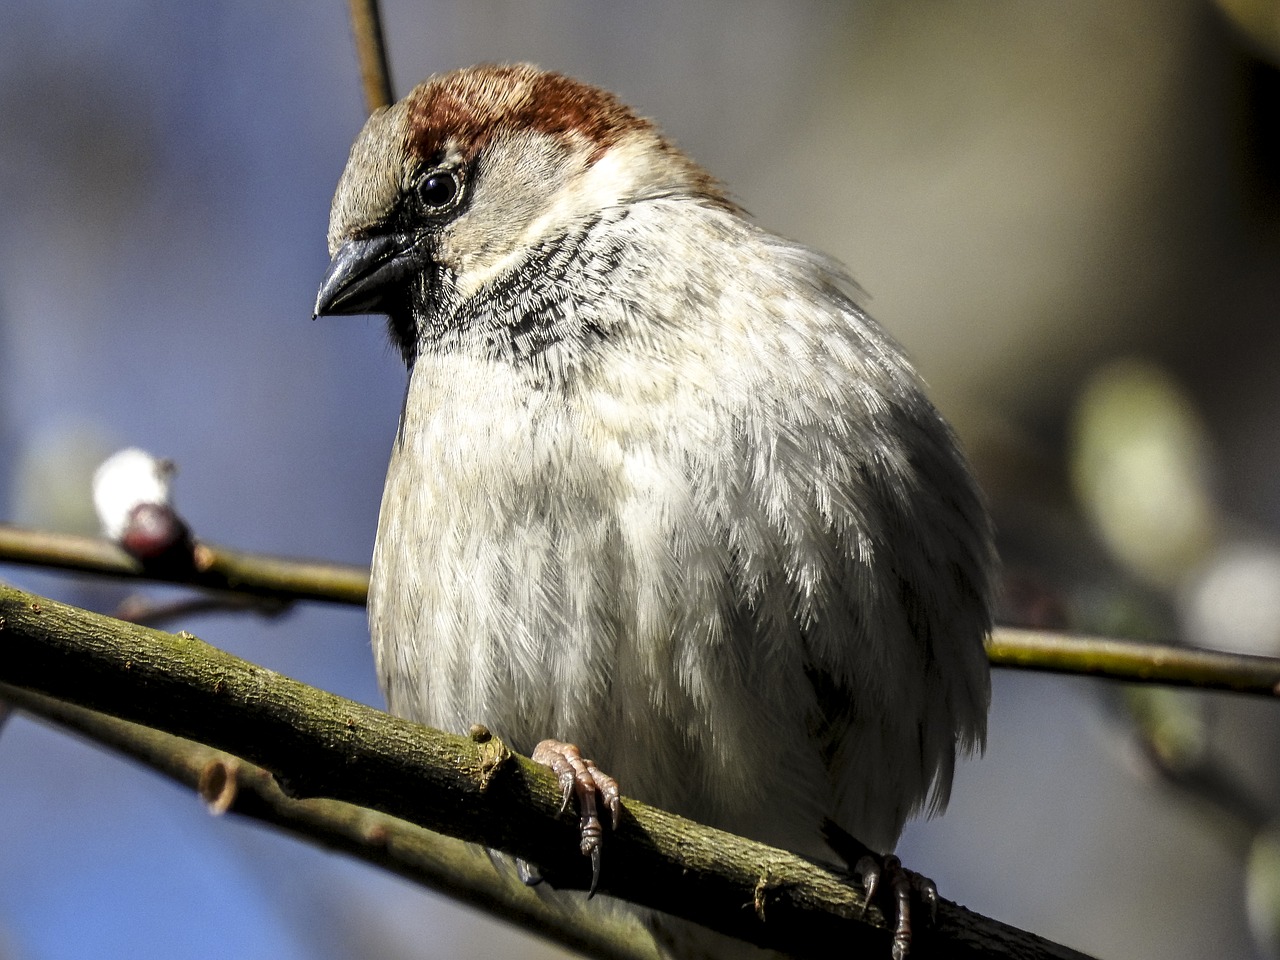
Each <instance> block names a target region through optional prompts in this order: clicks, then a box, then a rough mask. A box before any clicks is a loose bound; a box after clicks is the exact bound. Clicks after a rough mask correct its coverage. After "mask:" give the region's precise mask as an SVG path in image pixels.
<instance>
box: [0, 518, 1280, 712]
mask: <svg viewBox="0 0 1280 960" xmlns="http://www.w3.org/2000/svg"><path fill="white" fill-rule="evenodd" d="M0 563H21V564H26V565H30V566H40V567H48V568H53V569H61V570H73V571H76V572H79V573H94V574H103V575H106V576H115V577H132V578H139V579H151V580H162V581H165V582H169V583H186V584H189V585H191V586H195V587H204V588H206V589H214V590H232V591H236V592H239V593H247V594H252V595H254V596H259V597H272V598H275V599H276V600H280V601H289V600H323V601H327V602H329V603H346V604H352V605H356V606H363V605H364V603H365V601H366V599H367V596H368V591H369V571H368V569H367V568H365V567H356V566H348V565H345V564H333V563H322V562H319V561H314V560H291V559H287V558H285V557H274V556H266V555H263V554H255V553H248V552H245V551H240V550H231V549H229V548H227V547H215V546H211V545H209V544H204V543H201V544H197V546H196V548H195V568H196V569H195V570H194V571H184V570H181V569H176V568H168V569H153V568H149V567H144V566H143V565H142V564H141V563H139V562H138V561H137V560H135V559H133V558H132V557H130V556H129V555H128V554H127V553H125V552H124V551H123V550H121V549H120V548H119V547H117V546H116V545H115V544H114V543H111V542H109V541H107V540H101V539H97V538H94V537H80V536H75V535H72V534H65V533H49V532H46V531H40V530H27V529H23V528H21V527H14V526H10V525H8V524H3V523H0ZM987 655H988V657H989V658H990V660H991V663H992V665H993V666H996V667H1013V668H1018V669H1022V670H1042V671H1047V672H1050V673H1069V674H1078V675H1083V676H1091V677H1099V678H1102V679H1108V680H1123V681H1128V682H1141V683H1159V684H1165V685H1167V686H1175V687H1191V688H1194V689H1199V690H1227V691H1232V692H1235V693H1248V694H1254V695H1261V696H1266V697H1278V696H1280V659H1278V658H1275V657H1254V656H1248V655H1245V654H1237V653H1223V652H1218V651H1211V650H1197V649H1191V648H1188V647H1174V646H1168V645H1162V644H1154V643H1137V642H1134V641H1131V640H1114V639H1110V638H1107V637H1088V636H1081V635H1079V634H1069V633H1057V632H1053V631H1048V630H1023V629H1018V628H1015V627H997V628H996V630H995V632H994V633H992V635H991V639H990V641H989V642H988V645H987Z"/></svg>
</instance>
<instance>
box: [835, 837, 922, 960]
mask: <svg viewBox="0 0 1280 960" xmlns="http://www.w3.org/2000/svg"><path fill="white" fill-rule="evenodd" d="M853 869H854V872H855V873H857V874H858V876H860V877H861V878H862V889H863V891H864V892H865V894H866V900H865V901H864V902H863V904H862V911H863V913H866V910H867V905H868V904H869V903H871V901H872V900H873V899H874V898H875V897H876V896H877V895H880V896H881V897H883V898H885V899H887V900H888V901H889V908H888V909H885V910H884V915H885V917H886V918H888V920H889V921H890V922H891V923H892V924H893V960H905V958H906V956H907V954H908V953H909V952H910V950H911V914H912V911H913V910H914V905H915V904H919V905H921V906H923V907H924V909H925V919H926V920H927V921H928V922H929V923H933V922H934V921H935V920H936V919H937V916H938V887H937V885H936V884H934V882H933V881H932V880H930V879H929V878H928V877H926V876H925V875H924V874H921V873H916V872H915V871H914V870H908V869H907V868H906V867H904V866H903V865H902V861H901V860H899V859H898V858H897V857H895V856H894V855H893V854H891V853H890V854H886V855H884V856H879V855H878V854H874V853H867V854H864V855H863V856H861V857H860V858H858V862H857V863H856V864H855V865H854V868H853Z"/></svg>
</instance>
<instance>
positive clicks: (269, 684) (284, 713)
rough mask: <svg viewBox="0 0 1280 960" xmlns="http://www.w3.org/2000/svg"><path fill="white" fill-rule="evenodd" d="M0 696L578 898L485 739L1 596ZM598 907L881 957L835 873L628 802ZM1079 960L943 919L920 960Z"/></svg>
mask: <svg viewBox="0 0 1280 960" xmlns="http://www.w3.org/2000/svg"><path fill="white" fill-rule="evenodd" d="M0 682H4V683H8V684H11V685H14V686H17V687H21V688H24V689H27V690H32V691H35V692H37V693H42V694H45V695H47V696H50V697H54V698H56V699H58V700H63V701H67V702H69V703H72V704H76V705H78V706H81V707H86V708H88V709H91V710H95V711H100V712H103V713H107V714H109V715H111V716H115V717H120V718H121V719H124V720H128V721H131V722H133V723H140V724H143V725H146V726H149V727H154V728H157V729H161V730H164V731H166V732H168V733H171V734H173V735H176V736H179V737H184V738H187V739H190V740H195V741H198V742H200V743H204V744H208V745H210V746H213V747H215V748H217V749H219V750H224V751H226V752H228V753H230V754H232V755H234V756H236V757H241V758H244V759H245V760H247V761H249V762H251V763H254V764H257V765H259V766H261V767H263V768H264V769H266V770H268V771H270V772H271V773H272V774H273V775H274V777H275V779H276V780H277V782H278V783H280V784H281V786H282V787H283V788H284V790H285V793H286V794H287V795H289V796H290V797H293V798H295V799H306V798H328V799H332V800H339V801H344V802H346V803H351V804H356V805H359V806H362V807H369V808H372V809H374V810H377V811H380V812H382V813H385V814H388V815H390V816H394V817H398V818H400V819H404V820H408V821H410V822H412V823H415V824H417V825H419V826H421V827H425V828H427V829H429V830H434V831H439V832H442V833H447V834H448V835H450V836H454V837H457V838H459V839H463V840H468V841H472V842H475V843H480V844H483V845H485V846H488V847H493V848H496V849H498V850H502V851H504V852H506V853H509V854H512V855H514V856H518V857H521V858H523V859H525V860H527V861H529V862H531V863H534V864H537V865H538V867H539V869H540V870H541V872H542V873H543V875H544V876H545V877H546V878H547V880H548V881H549V882H550V883H552V884H553V885H554V886H556V887H560V888H572V889H584V888H585V886H586V884H587V881H588V879H589V876H588V875H589V868H588V862H587V860H586V859H585V858H583V857H581V856H579V855H578V853H577V827H576V818H575V817H574V816H573V814H572V812H571V811H570V812H567V813H566V812H562V811H561V810H560V798H559V792H558V790H557V786H556V782H555V778H554V777H553V776H552V775H551V774H550V772H549V771H547V770H546V769H545V768H543V767H540V766H538V765H537V764H535V763H533V762H532V761H530V760H528V759H527V758H525V757H521V756H519V755H517V754H514V753H511V752H510V751H509V750H508V749H507V748H506V747H505V746H504V745H503V744H502V743H501V742H499V741H498V740H496V739H493V738H490V737H488V736H487V735H486V734H485V733H483V732H480V731H476V732H475V734H474V735H473V736H472V737H459V736H454V735H452V734H447V733H442V732H440V731H435V730H430V729H428V728H426V727H422V726H419V725H417V724H413V723H409V722H407V721H405V720H401V719H398V718H396V717H392V716H390V715H388V714H385V713H382V712H380V711H378V710H374V709H372V708H370V707H366V706H364V705H362V704H358V703H355V702H353V701H350V700H345V699H343V698H341V697H338V696H335V695H333V694H330V693H326V692H324V691H321V690H316V689H314V688H312V687H308V686H306V685H305V684H302V683H299V682H297V681H295V680H290V679H289V678H287V677H284V676H282V675H280V674H278V673H275V672H273V671H271V670H267V669H265V668H262V667H258V666H255V665H253V664H251V663H248V662H246V661H244V660H241V659H239V658H237V657H233V656H231V655H230V654H227V653H225V652H223V651H220V650H217V649H215V648H213V647H211V646H209V645H208V644H205V643H203V642H202V641H200V640H198V639H197V638H195V637H193V636H191V635H190V634H169V633H164V632H161V631H158V630H152V629H150V628H147V627H142V626H139V625H137V624H131V623H126V622H124V621H120V620H115V619H112V618H110V617H105V616H102V615H101V614H95V613H90V612H88V611H85V610H80V609H77V608H75V607H70V606H67V605H65V604H61V603H58V602H56V601H53V600H47V599H44V598H41V597H36V596H34V595H31V594H28V593H24V592H22V591H19V590H16V589H13V588H10V587H2V586H0ZM605 839H606V844H607V846H606V854H605V861H604V869H603V873H602V876H601V881H600V890H601V892H603V893H608V894H611V895H613V896H616V897H619V898H621V899H624V900H628V901H630V902H632V903H636V904H639V905H641V906H646V907H652V908H654V909H657V910H662V911H664V912H667V913H671V914H674V915H676V916H681V917H684V918H686V919H690V920H694V921H696V922H698V923H702V924H704V925H706V926H709V927H712V928H713V929H716V930H719V931H721V932H723V933H727V934H730V935H731V936H736V937H739V938H741V939H744V940H749V941H751V942H753V943H757V944H759V945H762V946H768V947H772V948H775V949H780V950H783V951H785V952H787V953H789V954H791V955H794V956H798V957H815V958H816V957H821V958H824V960H825V958H826V957H827V956H828V955H829V953H830V944H832V943H841V944H844V945H845V947H846V949H848V950H850V951H854V952H856V951H857V950H860V949H862V950H869V951H871V953H870V954H868V955H870V956H881V955H883V956H887V955H888V950H889V938H888V934H887V932H886V931H885V929H884V926H883V924H884V918H883V917H882V916H881V915H880V913H879V912H878V911H877V910H876V909H875V908H874V907H872V909H871V910H869V911H867V914H866V919H865V920H862V919H860V913H861V910H862V898H861V893H860V891H859V889H858V888H857V886H856V885H854V884H852V883H851V882H850V881H849V880H848V878H847V877H845V876H844V875H842V874H841V873H839V872H837V871H835V870H832V869H829V868H827V867H825V866H822V865H818V864H814V863H812V862H810V861H807V860H805V859H803V858H801V857H797V856H795V855H793V854H789V853H786V852H784V851H781V850H777V849H774V848H771V847H768V846H765V845H763V844H759V843H755V842H753V841H750V840H746V839H743V838H741V837H736V836H734V835H732V834H728V833H724V832H722V831H718V830H714V829H711V828H709V827H705V826H702V825H699V824H696V823H693V822H692V821H689V820H685V819H683V818H681V817H677V816H674V815H672V814H669V813H666V812H664V811H661V810H657V809H655V808H652V807H648V806H646V805H644V804H641V803H638V802H636V801H633V800H626V801H625V812H624V815H623V820H622V823H621V825H620V826H619V828H618V830H617V831H615V832H613V833H611V834H609V835H607V836H606V838H605ZM912 956H913V957H916V958H918V960H925V958H928V957H942V956H946V957H948V958H966V957H1012V956H1016V957H1026V958H1042V957H1043V958H1049V957H1056V958H1068V957H1072V958H1078V957H1080V956H1081V955H1080V954H1078V953H1075V952H1074V951H1071V950H1068V949H1067V948H1065V947H1061V946H1058V945H1056V944H1053V943H1050V942H1048V941H1045V940H1043V939H1041V938H1039V937H1036V936H1035V935H1034V934H1030V933H1027V932H1025V931H1022V930H1018V929H1016V928H1013V927H1009V926H1006V925H1004V924H1001V923H999V922H997V921H994V920H990V919H987V918H985V917H981V916H979V915H977V914H974V913H971V912H969V911H967V910H964V909H963V908H962V907H959V906H957V905H956V904H953V903H950V902H947V901H943V903H942V904H941V908H940V911H939V919H938V923H937V925H936V926H935V927H934V928H933V929H932V930H929V931H920V932H919V934H918V938H917V941H916V944H915V947H914V949H913V951H912Z"/></svg>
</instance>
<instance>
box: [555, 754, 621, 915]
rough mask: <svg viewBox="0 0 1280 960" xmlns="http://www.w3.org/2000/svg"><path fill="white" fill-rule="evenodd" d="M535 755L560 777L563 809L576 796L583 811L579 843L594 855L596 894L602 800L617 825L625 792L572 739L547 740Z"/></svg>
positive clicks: (593, 888) (585, 853)
mask: <svg viewBox="0 0 1280 960" xmlns="http://www.w3.org/2000/svg"><path fill="white" fill-rule="evenodd" d="M533 759H534V760H535V761H537V762H538V763H541V764H543V765H544V766H547V767H550V768H551V772H552V773H554V774H555V775H556V777H557V778H558V779H559V781H560V796H561V799H560V810H561V811H562V812H563V811H564V810H567V809H568V808H569V799H570V798H571V797H576V798H577V801H578V815H579V821H578V822H579V837H580V840H579V844H578V848H579V849H580V850H581V851H582V855H583V856H585V857H590V858H591V887H590V888H589V889H588V891H587V896H588V897H591V896H594V895H595V892H596V885H597V884H598V883H599V881H600V844H601V839H602V838H603V836H604V827H603V825H602V824H601V823H600V816H599V813H598V800H602V801H603V802H604V804H605V806H607V807H608V808H609V821H610V825H611V826H613V827H614V828H616V827H617V826H618V820H619V818H620V817H621V816H622V800H621V792H620V791H619V789H618V781H616V780H615V779H613V777H611V776H609V775H608V774H607V773H605V772H604V771H603V770H601V769H600V768H599V767H597V766H596V765H595V761H593V760H588V759H587V758H586V757H584V756H583V755H582V751H581V750H579V749H578V748H577V747H576V746H575V745H574V744H572V743H562V742H561V741H559V740H543V741H542V742H541V743H539V744H538V745H537V746H536V747H534V750H533Z"/></svg>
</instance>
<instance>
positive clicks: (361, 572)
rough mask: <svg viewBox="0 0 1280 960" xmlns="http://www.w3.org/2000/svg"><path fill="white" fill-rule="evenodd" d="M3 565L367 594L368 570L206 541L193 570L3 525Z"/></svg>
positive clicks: (306, 593) (94, 541)
mask: <svg viewBox="0 0 1280 960" xmlns="http://www.w3.org/2000/svg"><path fill="white" fill-rule="evenodd" d="M0 562H3V563H20V564H25V565H28V566H39V567H50V568H53V569H58V570H72V571H75V572H77V573H93V574H101V575H105V576H111V577H127V578H134V579H146V580H160V581H163V582H166V583H185V584H188V585H189V586H193V587H204V588H205V589H210V590H231V591H234V592H236V593H247V594H251V595H253V596H259V597H271V598H273V599H275V600H277V601H287V600H324V601H327V602H329V603H347V604H353V605H355V606H363V605H364V602H365V598H366V596H367V595H368V592H369V570H368V568H366V567H357V566H349V565H346V564H337V563H321V562H319V561H313V560H292V559H286V558H284V557H273V556H267V555H264V554H257V553H246V552H244V551H240V550H231V549H229V548H227V547H216V546H213V545H211V544H207V543H200V544H197V545H196V548H195V556H194V568H193V569H184V568H182V567H148V566H144V565H143V564H142V563H140V562H139V561H137V560H135V559H134V558H133V557H131V556H129V554H127V553H125V552H124V551H123V550H122V549H120V548H119V547H118V546H116V545H115V544H114V543H112V542H111V541H109V540H102V539H99V538H97V537H82V536H77V535H75V534H69V533H50V532H48V531H44V530H27V529H24V528H22V527H15V526H11V525H9V524H3V523H0Z"/></svg>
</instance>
